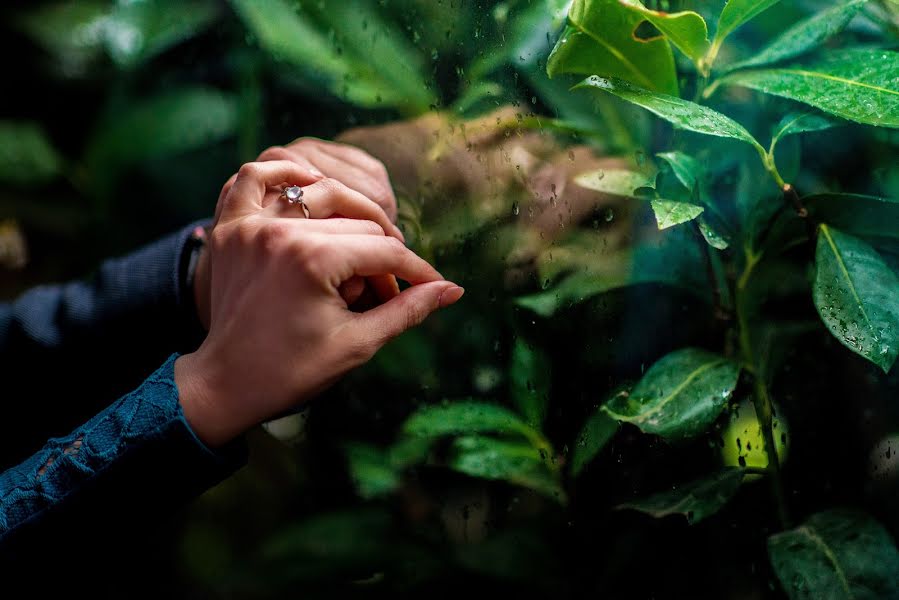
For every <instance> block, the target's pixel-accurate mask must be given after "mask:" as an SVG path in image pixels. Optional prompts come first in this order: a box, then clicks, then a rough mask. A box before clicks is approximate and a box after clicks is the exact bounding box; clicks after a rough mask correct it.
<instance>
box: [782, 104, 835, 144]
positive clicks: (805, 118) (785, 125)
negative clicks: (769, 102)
mask: <svg viewBox="0 0 899 600" xmlns="http://www.w3.org/2000/svg"><path fill="white" fill-rule="evenodd" d="M845 124H846V122H845V121H842V120H839V119H834V118H833V117H830V116H828V115H824V114H821V113H818V112H803V113H792V114H789V115H787V116H785V117H784V118H783V119H781V120H780V122H779V123H778V124H777V125H776V126H775V127H774V133H773V135H772V142H773V143H774V144H776V143H777V142H779V141H780V140H782V139H783V138H785V137H787V136H790V135H794V134H797V133H808V132H811V131H824V130H825V129H831V128H833V127H839V126H840V125H845Z"/></svg>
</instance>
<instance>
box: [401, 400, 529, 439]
mask: <svg viewBox="0 0 899 600" xmlns="http://www.w3.org/2000/svg"><path fill="white" fill-rule="evenodd" d="M403 432H404V433H406V434H408V435H413V436H419V437H430V438H434V437H440V436H445V435H464V434H472V433H506V434H518V435H521V436H523V437H525V438H527V439H528V440H530V441H531V442H532V443H534V445H535V446H537V447H543V446H546V445H547V444H546V442H545V440H544V439H543V436H542V435H540V433H539V432H538V431H537V430H535V429H534V428H533V427H531V426H530V425H528V424H527V423H525V422H524V420H522V419H521V417H519V416H518V415H516V414H515V413H513V412H512V411H510V410H509V409H507V408H504V407H502V406H499V405H497V404H489V403H487V402H477V401H473V400H467V401H459V402H452V403H449V404H445V405H440V406H426V407H424V408H421V409H419V410H418V411H417V412H415V413H413V414H412V415H411V416H410V417H409V418H408V419H406V422H405V423H404V424H403Z"/></svg>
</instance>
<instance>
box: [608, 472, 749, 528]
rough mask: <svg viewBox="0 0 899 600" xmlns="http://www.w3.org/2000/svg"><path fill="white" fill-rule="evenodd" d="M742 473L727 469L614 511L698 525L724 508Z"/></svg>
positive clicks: (735, 491) (620, 505) (736, 487)
mask: <svg viewBox="0 0 899 600" xmlns="http://www.w3.org/2000/svg"><path fill="white" fill-rule="evenodd" d="M744 475H745V473H744V470H743V469H737V468H726V469H723V470H721V471H719V472H717V473H715V474H713V475H711V476H709V477H705V478H703V479H698V480H695V481H691V482H689V483H685V484H683V485H680V486H677V487H675V488H674V489H671V490H668V491H664V492H660V493H658V494H653V495H652V496H649V497H648V498H643V499H640V500H632V501H630V502H625V503H623V504H619V505H618V506H616V507H615V508H617V509H619V510H621V509H632V510H638V511H640V512H642V513H646V514H648V515H651V516H653V517H655V518H656V519H660V518H662V517H667V516H668V515H684V516H685V517H686V518H687V522H688V523H689V524H690V525H695V524H696V523H699V522H700V521H702V520H703V519H705V518H706V517H709V516H711V515H713V514H715V513H716V512H718V511H719V510H721V509H722V508H723V507H724V505H725V504H727V503H728V502H729V501H730V499H731V498H733V496H734V494H736V493H737V490H739V489H740V484H742V483H743V476H744Z"/></svg>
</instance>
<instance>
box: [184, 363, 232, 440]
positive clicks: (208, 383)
mask: <svg viewBox="0 0 899 600" xmlns="http://www.w3.org/2000/svg"><path fill="white" fill-rule="evenodd" d="M175 385H176V386H177V388H178V403H179V404H180V405H181V412H182V413H183V414H184V418H185V419H186V420H187V423H188V425H190V428H191V429H192V430H193V432H194V433H195V434H196V436H197V437H198V438H200V440H201V441H202V442H203V443H204V444H206V445H207V446H209V447H210V448H215V447H218V446H222V445H224V444H226V443H227V442H229V441H231V440H233V439H234V438H236V437H237V436H238V435H240V434H241V433H242V432H243V431H244V429H245V428H246V427H244V426H243V425H242V424H241V423H240V422H239V421H238V420H237V419H236V418H235V416H236V414H235V411H232V410H229V409H228V403H227V399H226V398H225V396H224V394H223V393H222V391H221V390H220V386H218V385H217V384H216V377H215V372H214V371H213V370H212V369H210V368H208V367H207V366H206V363H205V361H204V360H203V358H202V356H200V355H199V353H198V352H195V353H192V354H185V355H183V356H180V357H179V358H178V359H177V360H176V361H175Z"/></svg>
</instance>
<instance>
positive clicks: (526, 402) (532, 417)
mask: <svg viewBox="0 0 899 600" xmlns="http://www.w3.org/2000/svg"><path fill="white" fill-rule="evenodd" d="M551 382H552V375H551V373H550V360H549V357H548V356H547V355H546V353H545V352H543V351H542V350H541V349H539V348H534V347H531V346H528V344H527V343H526V342H525V341H524V340H522V339H520V338H519V339H516V340H515V344H514V345H513V346H512V359H511V365H510V366H509V383H510V389H509V392H510V395H511V398H512V403H513V404H514V405H515V407H516V408H517V409H518V411H519V412H520V413H521V414H522V415H524V418H525V420H527V422H528V423H530V424H531V425H532V426H534V427H537V428H539V427H540V426H541V425H542V423H543V419H544V418H545V417H546V406H547V404H548V402H549V390H550V384H551Z"/></svg>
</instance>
